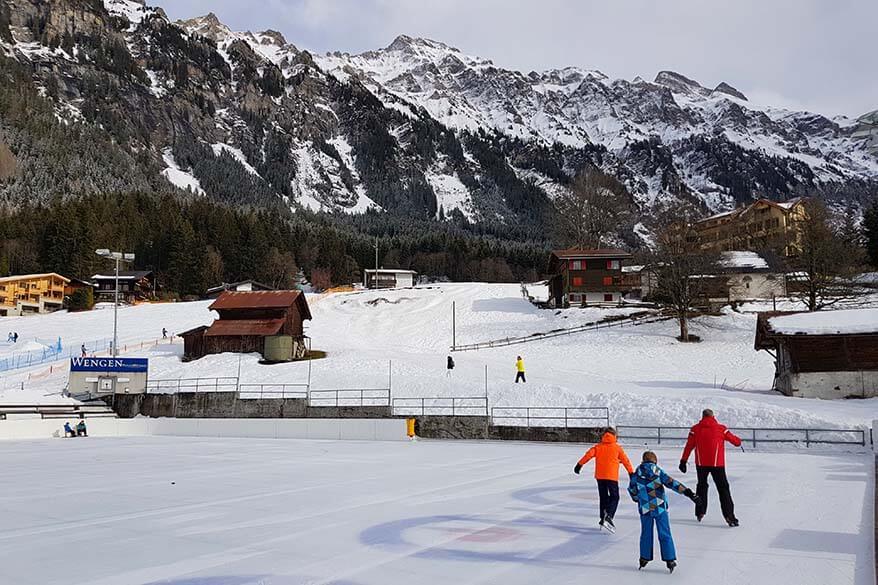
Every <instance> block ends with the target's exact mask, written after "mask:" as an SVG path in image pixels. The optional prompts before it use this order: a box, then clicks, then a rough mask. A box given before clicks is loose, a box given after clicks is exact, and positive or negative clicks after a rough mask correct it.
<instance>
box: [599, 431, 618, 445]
mask: <svg viewBox="0 0 878 585" xmlns="http://www.w3.org/2000/svg"><path fill="white" fill-rule="evenodd" d="M615 442H616V435H614V434H613V433H604V435H603V436H602V437H601V443H604V444H612V443H615Z"/></svg>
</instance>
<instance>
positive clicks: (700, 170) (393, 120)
mask: <svg viewBox="0 0 878 585" xmlns="http://www.w3.org/2000/svg"><path fill="white" fill-rule="evenodd" d="M0 54H5V55H7V56H9V57H12V58H13V59H14V60H15V61H17V62H19V63H22V64H24V65H26V66H27V67H28V68H29V69H30V71H31V72H32V74H33V78H34V81H35V83H36V84H37V85H38V86H39V88H40V91H41V93H42V94H43V96H45V97H46V98H47V99H51V100H52V102H53V107H54V109H55V111H56V115H57V117H58V118H59V119H60V120H63V121H64V123H67V124H69V123H73V122H85V123H87V124H91V125H94V126H97V127H100V128H101V129H103V130H105V131H107V132H109V133H110V134H111V135H112V136H113V138H114V139H115V141H116V142H117V143H118V144H120V145H121V146H122V147H124V148H125V149H127V150H129V151H130V152H133V153H138V154H139V155H141V156H147V157H150V159H151V160H152V161H153V162H154V163H155V164H156V165H157V168H159V169H164V170H160V172H161V174H162V175H163V176H164V177H166V178H167V179H168V180H170V181H171V182H172V183H173V184H174V185H176V186H178V187H180V188H183V189H188V190H190V191H192V192H194V193H198V194H205V195H206V196H209V197H215V198H218V199H220V200H226V201H230V202H233V203H242V204H252V203H257V204H259V203H266V202H270V201H276V202H283V205H284V206H288V207H291V208H293V209H299V208H303V207H304V208H310V209H315V210H325V211H346V212H352V213H358V212H363V211H365V210H367V209H370V208H372V209H376V210H383V211H386V212H389V213H395V214H403V215H415V216H419V217H435V218H437V219H445V218H449V217H451V218H457V219H458V220H460V221H464V220H466V221H470V222H480V221H484V222H501V223H502V222H518V223H522V222H523V223H533V224H534V225H544V224H545V220H546V218H547V217H548V216H549V215H550V214H551V213H552V199H553V198H554V197H555V196H557V194H558V193H559V192H561V191H562V190H563V189H566V188H567V185H568V184H569V183H570V181H571V179H572V177H573V176H575V175H576V174H577V173H578V172H580V171H581V170H582V169H583V168H585V167H587V166H596V167H599V168H600V169H602V170H603V171H605V172H607V173H609V174H612V175H614V176H616V177H617V178H618V179H619V180H620V181H621V182H622V183H623V184H624V186H625V187H626V188H627V190H628V193H629V195H630V197H629V200H630V201H629V203H630V205H632V206H634V207H635V208H636V209H637V212H638V213H636V214H634V215H635V216H636V217H639V218H641V220H642V221H641V222H640V223H642V224H644V223H645V224H646V225H647V226H648V224H649V218H650V214H651V211H652V210H653V209H654V207H655V206H656V204H657V203H660V202H670V203H674V202H676V201H688V202H692V203H695V204H697V205H699V206H701V207H703V209H704V211H705V212H715V211H721V210H725V209H729V208H731V207H733V206H735V205H737V204H739V203H742V202H745V201H747V200H750V199H752V198H754V197H770V198H773V199H780V200H782V199H787V198H790V197H793V196H797V195H802V194H813V193H816V194H822V195H824V196H826V197H828V198H831V199H835V200H837V201H840V202H853V203H858V202H862V201H864V200H866V199H867V198H870V197H873V196H875V195H876V194H878V147H876V140H875V121H874V118H875V117H874V116H871V117H870V116H864V117H863V118H862V119H861V120H852V119H847V118H833V119H829V118H827V117H824V116H821V115H820V114H816V113H810V112H794V111H789V110H785V109H782V108H775V107H771V106H769V105H756V104H753V103H751V102H750V101H749V100H748V99H747V97H746V96H745V95H743V94H742V93H741V92H740V91H738V90H736V89H735V88H734V87H733V86H732V84H730V83H721V84H719V85H718V86H717V87H716V88H714V89H709V88H705V87H702V86H701V85H700V84H699V83H698V82H696V81H694V80H691V79H688V78H687V77H685V76H683V75H681V74H679V73H674V72H671V71H662V72H659V73H658V74H657V75H656V76H655V78H654V79H653V81H647V80H644V79H641V78H636V79H634V80H630V81H629V80H624V79H615V80H614V79H610V78H608V77H607V76H606V75H604V74H603V73H601V72H600V71H598V70H596V69H595V70H589V69H580V68H576V67H569V68H565V69H555V70H547V71H542V72H530V73H523V72H518V71H513V70H507V69H503V68H500V67H497V66H495V65H494V64H493V63H492V62H491V61H490V60H487V59H484V58H481V57H475V56H470V55H467V54H465V53H463V52H461V51H459V50H457V49H455V48H453V47H449V46H447V45H445V44H443V43H441V42H437V41H432V40H427V39H417V38H411V37H407V36H400V37H398V38H397V39H395V40H394V41H393V42H392V43H391V44H390V45H389V46H387V47H386V48H384V49H380V50H375V51H368V52H365V53H361V54H358V55H350V54H344V53H330V54H326V55H313V54H311V53H310V52H308V51H306V50H303V49H301V48H299V47H297V46H295V45H294V44H291V43H288V42H287V41H286V39H284V37H283V35H282V34H280V33H278V32H276V31H270V30H269V31H264V32H259V33H251V32H235V31H233V30H231V29H230V28H229V27H227V26H225V25H224V24H223V23H222V22H220V21H219V19H218V18H217V17H216V16H214V15H213V14H209V15H207V16H203V17H200V18H194V19H191V20H186V21H180V22H176V23H175V22H171V21H169V19H168V18H167V16H166V15H165V13H164V12H163V11H162V10H161V9H160V8H154V7H148V6H147V5H145V4H143V3H142V2H140V1H138V0H103V2H100V1H92V2H84V1H80V0H55V1H51V2H49V1H44V0H40V1H36V2H34V1H32V0H0ZM2 130H3V127H2V121H0V131H2ZM12 142H14V141H12ZM2 145H3V137H2V134H0V146H2ZM10 147H11V150H12V152H13V153H15V152H16V150H18V151H22V150H23V149H22V148H21V145H20V144H14V143H13V144H10ZM16 147H17V148H16ZM24 150H26V149H24ZM21 158H22V160H24V159H26V158H27V157H25V156H21ZM25 162H26V161H25ZM22 166H27V165H26V164H23V165H22ZM3 189H4V186H3V183H0V192H2V191H3ZM6 190H7V194H6V195H7V198H9V197H10V195H9V193H8V192H9V191H10V190H11V191H12V192H13V194H14V192H15V187H14V185H13V186H12V187H10V186H7V187H6ZM623 231H624V232H626V233H623V234H622V237H623V238H626V239H629V240H630V241H631V242H632V243H636V239H637V238H636V236H635V234H636V233H644V227H643V225H641V226H636V225H630V226H626V227H625V229H624V230H623ZM647 231H648V230H647Z"/></svg>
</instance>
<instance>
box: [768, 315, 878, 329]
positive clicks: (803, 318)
mask: <svg viewBox="0 0 878 585" xmlns="http://www.w3.org/2000/svg"><path fill="white" fill-rule="evenodd" d="M768 323H769V325H770V326H771V329H772V331H773V332H774V333H779V334H781V335H797V334H802V335H842V334H856V333H878V309H846V310H842V311H818V312H815V313H796V314H795V315H784V316H780V317H772V318H771V319H769V320H768Z"/></svg>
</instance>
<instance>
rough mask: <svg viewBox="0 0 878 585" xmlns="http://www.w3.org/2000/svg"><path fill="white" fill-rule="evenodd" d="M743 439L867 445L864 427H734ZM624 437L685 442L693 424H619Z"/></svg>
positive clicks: (745, 441) (755, 442) (759, 442)
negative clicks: (682, 425)
mask: <svg viewBox="0 0 878 585" xmlns="http://www.w3.org/2000/svg"><path fill="white" fill-rule="evenodd" d="M729 430H730V431H732V432H733V433H734V434H736V435H737V436H738V437H740V438H741V442H742V443H743V444H745V445H749V446H751V447H757V446H759V445H778V444H800V445H804V446H805V447H811V445H848V446H859V447H865V446H866V445H867V440H868V438H867V436H866V431H865V430H864V429H797V428H789V429H779V428H753V427H745V428H734V429H729ZM616 431H617V432H618V433H619V438H620V439H621V440H634V441H644V442H648V443H655V444H656V445H661V444H666V445H667V444H674V445H683V444H685V442H686V439H687V437H688V436H689V427H660V426H658V427H657V426H627V425H622V426H618V427H616Z"/></svg>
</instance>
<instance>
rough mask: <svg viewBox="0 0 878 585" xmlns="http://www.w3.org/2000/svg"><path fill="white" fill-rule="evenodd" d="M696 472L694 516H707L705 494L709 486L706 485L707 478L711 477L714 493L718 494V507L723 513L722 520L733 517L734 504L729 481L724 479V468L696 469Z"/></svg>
mask: <svg viewBox="0 0 878 585" xmlns="http://www.w3.org/2000/svg"><path fill="white" fill-rule="evenodd" d="M696 471H697V472H698V487H697V488H696V490H695V491H696V493H697V494H698V500H699V501H698V505H697V506H695V514H696V515H697V516H703V515H705V514H707V492H708V489H709V488H710V484H709V483H707V479H708V477H713V483H714V485H716V491H717V492H718V493H719V505H720V508H722V511H723V518H734V517H735V502H733V501H732V492H731V491H729V480H728V478H727V477H726V468H725V467H696Z"/></svg>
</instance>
